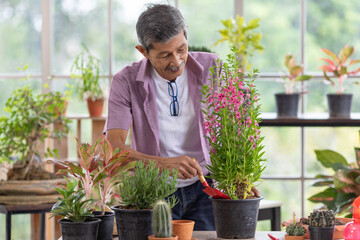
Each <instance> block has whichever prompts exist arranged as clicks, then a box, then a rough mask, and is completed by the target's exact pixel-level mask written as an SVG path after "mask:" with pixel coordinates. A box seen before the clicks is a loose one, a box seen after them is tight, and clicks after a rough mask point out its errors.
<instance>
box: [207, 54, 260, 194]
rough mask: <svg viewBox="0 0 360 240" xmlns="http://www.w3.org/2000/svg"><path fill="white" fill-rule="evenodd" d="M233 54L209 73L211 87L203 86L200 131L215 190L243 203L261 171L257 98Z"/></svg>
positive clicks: (250, 79) (248, 78) (250, 76)
mask: <svg viewBox="0 0 360 240" xmlns="http://www.w3.org/2000/svg"><path fill="white" fill-rule="evenodd" d="M232 51H233V54H230V55H228V59H227V62H224V63H223V62H221V61H220V60H219V61H218V62H217V65H216V66H214V67H213V68H212V69H211V73H212V83H211V84H209V85H204V86H203V90H202V94H203V96H204V98H205V99H204V100H203V101H202V103H203V107H202V111H203V112H204V113H205V116H206V117H205V119H204V121H203V129H204V134H205V137H206V138H207V139H208V141H209V145H210V149H209V152H210V160H211V165H209V166H207V168H208V169H209V172H210V175H211V178H213V179H214V180H215V182H216V183H217V188H219V189H220V190H222V191H223V192H224V193H225V194H226V195H228V196H229V197H230V198H231V199H246V198H251V197H252V194H251V188H252V187H254V186H255V184H256V183H257V182H258V181H259V180H260V175H261V173H262V171H263V170H264V166H263V162H264V161H265V160H264V159H263V158H262V156H263V151H262V149H263V145H262V144H261V142H262V140H263V137H261V135H260V134H261V132H260V126H259V122H260V121H261V119H260V117H259V115H260V105H259V103H258V101H259V94H258V92H257V90H256V88H255V86H254V77H253V75H251V74H249V76H248V77H245V76H244V75H243V73H242V68H241V65H240V62H239V60H238V59H237V56H236V49H232ZM254 74H256V70H255V73H254Z"/></svg>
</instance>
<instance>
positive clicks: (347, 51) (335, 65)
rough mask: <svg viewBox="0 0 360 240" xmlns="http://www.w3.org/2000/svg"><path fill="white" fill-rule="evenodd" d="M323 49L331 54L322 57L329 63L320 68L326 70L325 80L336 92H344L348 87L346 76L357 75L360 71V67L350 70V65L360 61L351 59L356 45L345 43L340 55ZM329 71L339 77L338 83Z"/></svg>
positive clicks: (327, 53) (323, 49)
mask: <svg viewBox="0 0 360 240" xmlns="http://www.w3.org/2000/svg"><path fill="white" fill-rule="evenodd" d="M321 51H323V52H324V53H325V54H326V55H327V56H329V58H321V60H323V61H325V62H327V63H328V64H326V65H323V66H321V67H320V69H321V70H323V72H324V77H325V80H326V81H328V82H330V83H331V85H332V86H333V87H334V88H335V91H336V94H343V93H344V91H345V90H346V87H344V81H345V80H346V78H347V77H348V76H350V75H355V74H356V73H358V72H359V71H360V68H357V69H355V70H353V71H349V70H348V68H349V67H350V66H352V65H354V64H357V63H360V60H350V57H351V55H352V54H353V53H354V51H355V49H354V47H353V46H347V45H345V46H344V47H343V48H342V49H341V50H340V52H339V54H338V55H336V54H335V53H333V52H332V51H330V50H328V49H325V48H321ZM328 73H332V74H333V77H335V78H337V80H338V83H337V84H336V82H335V81H334V80H333V79H332V78H331V76H329V75H328Z"/></svg>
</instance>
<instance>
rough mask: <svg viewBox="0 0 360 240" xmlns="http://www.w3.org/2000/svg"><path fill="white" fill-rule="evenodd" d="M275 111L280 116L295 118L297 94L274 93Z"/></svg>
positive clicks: (297, 103)
mask: <svg viewBox="0 0 360 240" xmlns="http://www.w3.org/2000/svg"><path fill="white" fill-rule="evenodd" d="M275 102H276V113H277V117H280V118H296V117H297V114H298V108H299V94H298V93H293V94H285V93H277V94H275Z"/></svg>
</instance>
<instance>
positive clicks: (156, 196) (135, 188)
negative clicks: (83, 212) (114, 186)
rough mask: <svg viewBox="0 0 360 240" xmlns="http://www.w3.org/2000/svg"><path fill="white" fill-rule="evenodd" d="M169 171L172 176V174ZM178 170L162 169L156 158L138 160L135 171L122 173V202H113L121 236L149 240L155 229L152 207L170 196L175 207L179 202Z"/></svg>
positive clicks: (119, 190) (122, 239) (119, 191)
mask: <svg viewBox="0 0 360 240" xmlns="http://www.w3.org/2000/svg"><path fill="white" fill-rule="evenodd" d="M170 175H171V176H172V177H171V178H170ZM176 180H177V170H173V171H172V172H170V171H169V170H166V169H163V170H161V173H160V169H159V168H157V167H156V163H155V162H154V161H150V162H149V163H148V164H146V165H145V163H144V162H143V161H140V160H138V161H136V165H135V168H134V170H133V172H132V174H130V175H128V176H126V175H124V174H123V175H122V176H121V177H120V181H121V184H119V185H118V186H119V187H118V191H117V194H118V196H119V198H120V205H117V206H113V207H112V208H111V209H112V210H113V211H114V212H115V218H116V226H117V230H118V236H119V240H147V239H148V236H149V235H152V234H153V231H152V227H151V226H152V211H153V207H154V205H155V203H156V201H158V200H160V199H165V198H167V201H168V202H169V204H170V207H171V208H172V207H173V206H175V204H176V203H177V199H176V198H175V196H174V195H173V196H172V197H170V198H168V197H169V195H171V194H173V193H174V192H175V191H176V183H177V182H176Z"/></svg>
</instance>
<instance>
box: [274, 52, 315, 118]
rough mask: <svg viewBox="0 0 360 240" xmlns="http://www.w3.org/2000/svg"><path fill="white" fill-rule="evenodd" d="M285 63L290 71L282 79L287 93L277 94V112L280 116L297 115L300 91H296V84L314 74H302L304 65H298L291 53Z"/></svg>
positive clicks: (286, 57)
mask: <svg viewBox="0 0 360 240" xmlns="http://www.w3.org/2000/svg"><path fill="white" fill-rule="evenodd" d="M284 64H285V66H286V68H287V71H288V72H287V73H285V76H283V77H282V79H281V80H280V81H281V82H282V84H283V85H284V87H285V93H277V94H275V100H276V112H277V116H278V117H297V113H298V106H299V93H295V86H296V84H297V83H298V82H300V81H307V80H310V79H311V78H312V76H311V75H302V72H303V66H301V65H296V62H295V57H294V56H293V55H291V54H287V55H286V56H285V59H284ZM301 92H304V91H301Z"/></svg>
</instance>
